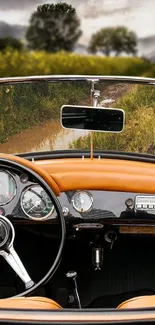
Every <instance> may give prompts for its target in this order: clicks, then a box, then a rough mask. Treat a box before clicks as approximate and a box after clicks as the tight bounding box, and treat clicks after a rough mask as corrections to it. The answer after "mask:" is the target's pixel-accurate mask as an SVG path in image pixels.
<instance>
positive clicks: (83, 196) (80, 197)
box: [72, 191, 93, 212]
mask: <svg viewBox="0 0 155 325" xmlns="http://www.w3.org/2000/svg"><path fill="white" fill-rule="evenodd" d="M72 204H73V207H74V209H75V210H76V211H78V212H87V211H89V210H90V209H91V208H92V205H93V197H92V195H91V194H90V193H89V192H87V191H77V192H75V194H74V195H73V197H72Z"/></svg>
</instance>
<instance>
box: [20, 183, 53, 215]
mask: <svg viewBox="0 0 155 325" xmlns="http://www.w3.org/2000/svg"><path fill="white" fill-rule="evenodd" d="M21 208H22V210H23V212H24V214H25V215H26V216H27V217H29V218H30V219H33V220H45V219H48V218H49V217H50V216H51V215H52V213H53V210H54V205H53V203H52V201H51V199H50V197H49V196H48V194H47V193H46V192H45V190H44V189H43V188H42V187H41V186H40V185H32V186H29V187H28V188H27V189H26V190H25V191H24V192H23V194H22V196H21Z"/></svg>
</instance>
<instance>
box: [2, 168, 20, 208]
mask: <svg viewBox="0 0 155 325" xmlns="http://www.w3.org/2000/svg"><path fill="white" fill-rule="evenodd" d="M1 172H2V173H4V174H8V175H9V177H10V178H11V179H12V182H13V183H14V193H13V195H12V196H11V198H10V199H9V200H7V201H6V202H5V203H0V206H4V205H6V204H8V203H10V202H11V201H12V200H13V199H14V198H15V196H16V194H17V184H16V181H15V179H14V177H13V175H12V174H11V173H10V172H9V171H7V170H3V169H0V173H1Z"/></svg>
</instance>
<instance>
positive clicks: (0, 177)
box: [0, 170, 16, 206]
mask: <svg viewBox="0 0 155 325" xmlns="http://www.w3.org/2000/svg"><path fill="white" fill-rule="evenodd" d="M15 195H16V183H15V180H14V178H13V176H12V175H11V174H10V173H9V172H8V171H4V170H0V206H1V205H5V204H7V203H9V202H10V201H12V200H13V198H14V197H15Z"/></svg>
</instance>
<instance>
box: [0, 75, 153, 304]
mask: <svg viewBox="0 0 155 325" xmlns="http://www.w3.org/2000/svg"><path fill="white" fill-rule="evenodd" d="M2 81H3V82H4V80H2ZM24 81H25V79H24V78H23V82H24ZM134 81H135V80H134ZM144 81H145V83H146V82H147V80H146V79H145V80H144ZM12 82H13V81H12ZM14 82H17V80H16V79H15V81H14ZM132 82H133V80H132ZM135 82H136V81H135ZM138 82H139V81H138ZM148 82H150V80H149V81H148ZM94 100H96V97H95V99H94ZM92 106H93V105H92ZM90 111H91V109H90V108H89V109H88V107H87V106H84V107H83V110H81V111H80V107H78V106H76V107H75V106H74V105H67V106H63V107H62V112H61V113H62V114H61V119H62V120H61V123H62V125H64V127H65V128H75V129H76V128H83V129H84V128H85V129H87V130H90V131H91V132H92V130H93V131H95V129H97V130H104V131H107V130H108V131H109V132H120V131H122V129H123V127H124V123H125V115H124V112H123V110H118V109H115V110H113V111H112V109H111V108H109V109H108V108H107V111H104V110H103V111H104V112H103V116H102V114H101V113H102V112H101V110H100V111H99V110H98V109H97V108H96V111H95V109H94V108H93V107H92V112H93V115H92V114H90ZM75 118H76V119H77V121H75ZM81 119H84V121H85V122H86V123H85V122H81ZM102 119H103V120H104V123H101V121H102ZM94 121H95V122H94ZM93 122H94V123H93ZM82 123H84V124H83V126H82ZM91 149H92V148H91ZM92 155H93V156H92ZM154 162H155V160H154V156H153V155H151V154H150V155H145V154H141V153H139V154H138V153H137V154H134V153H133V154H132V153H124V152H112V151H111V152H110V153H109V152H108V151H100V150H94V151H93V152H92V151H91V150H90V151H89V150H85V151H84V150H78V151H76V150H63V151H51V152H29V153H22V154H14V155H13V154H6V153H0V255H1V258H0V298H1V299H0V308H18V309H19V308H21V309H38V310H40V309H46V310H54V309H66V308H69V309H73V310H74V309H81V308H82V309H83V308H84V309H85V308H86V309H92V310H93V309H96V308H97V309H101V308H107V309H108V308H116V309H133V308H148V307H154V306H155V259H154V250H155V217H154V216H155V185H154V184H155V164H154ZM8 298H9V299H8Z"/></svg>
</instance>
